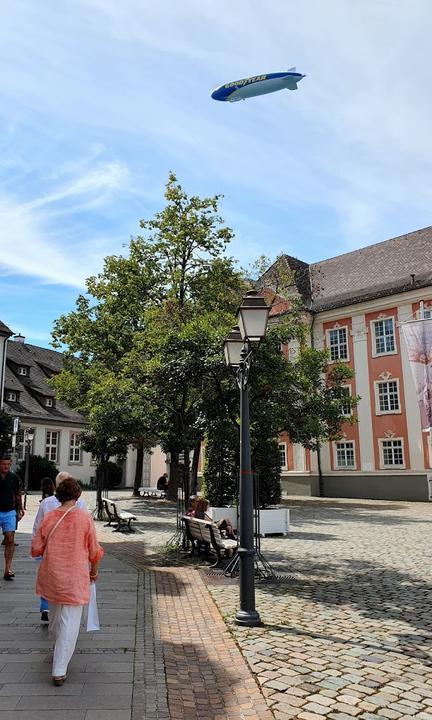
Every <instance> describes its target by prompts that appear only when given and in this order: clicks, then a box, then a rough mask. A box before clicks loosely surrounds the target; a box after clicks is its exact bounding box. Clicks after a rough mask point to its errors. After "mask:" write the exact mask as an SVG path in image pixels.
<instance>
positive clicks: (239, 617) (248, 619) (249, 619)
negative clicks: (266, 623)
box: [235, 610, 262, 627]
mask: <svg viewBox="0 0 432 720" xmlns="http://www.w3.org/2000/svg"><path fill="white" fill-rule="evenodd" d="M235 621H236V625H243V626H244V627H257V626H258V625H261V624H262V623H261V618H260V616H259V614H258V613H257V611H256V610H237V613H236V618H235Z"/></svg>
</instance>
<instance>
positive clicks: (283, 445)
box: [278, 442, 288, 470]
mask: <svg viewBox="0 0 432 720" xmlns="http://www.w3.org/2000/svg"><path fill="white" fill-rule="evenodd" d="M278 450H279V457H280V456H281V450H282V451H283V454H284V456H285V463H282V462H281V470H288V449H287V444H286V442H280V443H278ZM281 460H282V458H281Z"/></svg>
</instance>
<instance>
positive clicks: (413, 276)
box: [411, 273, 415, 285]
mask: <svg viewBox="0 0 432 720" xmlns="http://www.w3.org/2000/svg"><path fill="white" fill-rule="evenodd" d="M414 283H415V275H414V273H413V274H412V275H411V285H414Z"/></svg>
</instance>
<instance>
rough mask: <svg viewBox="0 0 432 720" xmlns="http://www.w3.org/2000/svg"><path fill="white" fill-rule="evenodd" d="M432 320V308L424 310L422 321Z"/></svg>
mask: <svg viewBox="0 0 432 720" xmlns="http://www.w3.org/2000/svg"><path fill="white" fill-rule="evenodd" d="M419 317H420V311H419ZM431 319H432V308H425V309H423V317H422V318H421V320H431Z"/></svg>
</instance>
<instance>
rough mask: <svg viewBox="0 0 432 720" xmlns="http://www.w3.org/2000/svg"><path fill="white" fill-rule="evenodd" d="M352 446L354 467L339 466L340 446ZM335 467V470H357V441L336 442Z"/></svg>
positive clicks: (334, 448) (334, 450) (334, 447)
mask: <svg viewBox="0 0 432 720" xmlns="http://www.w3.org/2000/svg"><path fill="white" fill-rule="evenodd" d="M348 443H349V444H350V445H352V450H353V460H354V464H353V465H339V464H338V452H337V451H338V445H347V444H348ZM333 467H334V469H335V470H357V460H356V444H355V440H336V441H335V442H334V443H333Z"/></svg>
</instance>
